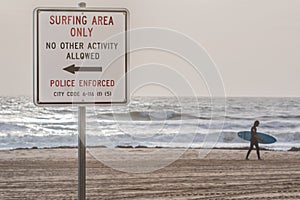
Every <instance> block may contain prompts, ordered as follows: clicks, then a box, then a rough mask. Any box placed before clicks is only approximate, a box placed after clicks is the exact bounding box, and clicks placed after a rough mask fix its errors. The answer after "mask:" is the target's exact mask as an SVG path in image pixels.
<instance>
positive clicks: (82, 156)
mask: <svg viewBox="0 0 300 200" xmlns="http://www.w3.org/2000/svg"><path fill="white" fill-rule="evenodd" d="M78 6H79V7H80V8H86V3H85V2H80V3H79V4H78ZM78 131H79V132H78V200H85V194H86V184H85V182H86V168H85V163H86V148H85V145H86V137H85V135H86V134H85V133H86V108H85V107H84V106H79V107H78Z"/></svg>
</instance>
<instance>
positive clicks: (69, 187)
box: [0, 148, 300, 200]
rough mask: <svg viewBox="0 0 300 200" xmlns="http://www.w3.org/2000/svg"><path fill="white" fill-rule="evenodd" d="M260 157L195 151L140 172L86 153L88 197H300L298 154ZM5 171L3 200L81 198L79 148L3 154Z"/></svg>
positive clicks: (0, 185) (1, 174) (0, 183)
mask: <svg viewBox="0 0 300 200" xmlns="http://www.w3.org/2000/svg"><path fill="white" fill-rule="evenodd" d="M99 151H100V152H104V153H106V154H109V150H107V149H105V148H102V149H100V150H99ZM122 151H125V152H126V151H130V152H134V151H136V152H138V151H139V152H141V151H152V150H151V149H149V148H144V149H142V148H139V149H122ZM165 151H168V153H172V151H176V149H166V150H165ZM261 154H262V158H263V159H264V160H261V161H258V160H256V153H255V152H252V154H251V156H250V160H249V161H246V160H244V158H245V155H246V150H220V149H214V150H211V151H210V153H209V154H208V155H207V156H206V157H205V158H203V159H198V150H196V149H190V150H188V151H186V152H185V153H184V155H183V156H181V157H180V159H178V160H176V161H175V162H173V163H172V164H170V165H169V166H167V167H165V168H162V169H159V170H157V171H154V172H151V173H139V174H132V173H125V172H120V171H117V170H114V169H111V168H109V167H107V166H105V165H103V164H102V163H101V162H99V161H98V160H96V159H95V158H93V157H92V156H91V155H90V154H87V199H300V154H299V152H291V151H262V152H261ZM125 162H126V161H125ZM150 162H151V161H150ZM0 168H1V170H0V199H5V200H8V199H77V149H76V148H66V149H21V150H2V151H0Z"/></svg>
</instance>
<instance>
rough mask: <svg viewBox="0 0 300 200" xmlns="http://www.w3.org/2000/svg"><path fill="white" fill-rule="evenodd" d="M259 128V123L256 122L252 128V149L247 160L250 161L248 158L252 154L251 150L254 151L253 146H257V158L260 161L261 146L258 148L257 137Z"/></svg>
mask: <svg viewBox="0 0 300 200" xmlns="http://www.w3.org/2000/svg"><path fill="white" fill-rule="evenodd" d="M258 126H259V121H258V120H256V121H255V122H254V125H253V126H252V127H251V139H250V149H249V151H248V153H247V156H246V160H249V159H248V157H249V155H250V152H251V150H252V149H253V146H255V148H256V152H257V157H258V160H260V154H259V146H258V139H259V138H258V136H257V134H256V133H257V132H256V127H258Z"/></svg>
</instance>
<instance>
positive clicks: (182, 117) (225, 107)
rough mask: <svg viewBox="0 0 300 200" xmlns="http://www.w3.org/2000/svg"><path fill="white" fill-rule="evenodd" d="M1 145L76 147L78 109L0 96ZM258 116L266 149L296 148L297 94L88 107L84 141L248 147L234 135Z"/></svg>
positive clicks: (299, 141) (299, 129)
mask: <svg viewBox="0 0 300 200" xmlns="http://www.w3.org/2000/svg"><path fill="white" fill-rule="evenodd" d="M0 101H1V110H0V149H15V148H32V147H37V148H45V147H61V146H70V147H73V146H77V142H78V141H77V115H78V108H77V107H75V106H73V107H72V106H71V107H36V106H35V105H34V104H33V103H32V99H31V97H24V96H22V97H0ZM254 120H259V121H260V126H259V127H258V132H263V133H267V134H270V135H272V136H274V137H275V138H276V139H277V142H276V143H274V144H266V145H261V146H262V147H264V148H267V149H274V150H288V149H290V148H292V147H300V98H266V97H264V98H254V97H251V98H246V97H245V98H242V97H236V98H233V97H230V98H226V99H225V101H222V100H220V101H218V100H213V101H212V100H211V99H210V98H208V97H198V98H193V97H181V98H180V99H178V98H174V97H133V98H132V100H131V101H130V103H129V104H128V105H113V106H110V105H106V106H88V107H87V146H90V147H93V146H106V147H117V146H132V147H137V146H145V147H182V148H188V147H193V148H201V147H210V148H211V147H220V148H221V147H225V148H237V147H248V146H249V142H247V141H244V140H242V139H241V138H239V137H238V136H237V132H238V131H243V130H250V128H251V126H252V124H253V122H254Z"/></svg>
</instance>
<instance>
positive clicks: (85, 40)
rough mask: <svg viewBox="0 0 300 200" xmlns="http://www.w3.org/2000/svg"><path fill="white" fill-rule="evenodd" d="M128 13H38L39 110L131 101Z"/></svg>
mask: <svg viewBox="0 0 300 200" xmlns="http://www.w3.org/2000/svg"><path fill="white" fill-rule="evenodd" d="M127 27H128V11H127V10H126V9H103V10H102V9H53V8H52V9H51V8H37V9H35V11H34V56H35V57H34V102H35V104H36V105H66V104H80V105H84V104H110V103H126V102H127V75H126V72H127V67H128V53H127V52H128V49H127V48H128V44H127V42H128V41H127V39H128V34H127Z"/></svg>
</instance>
